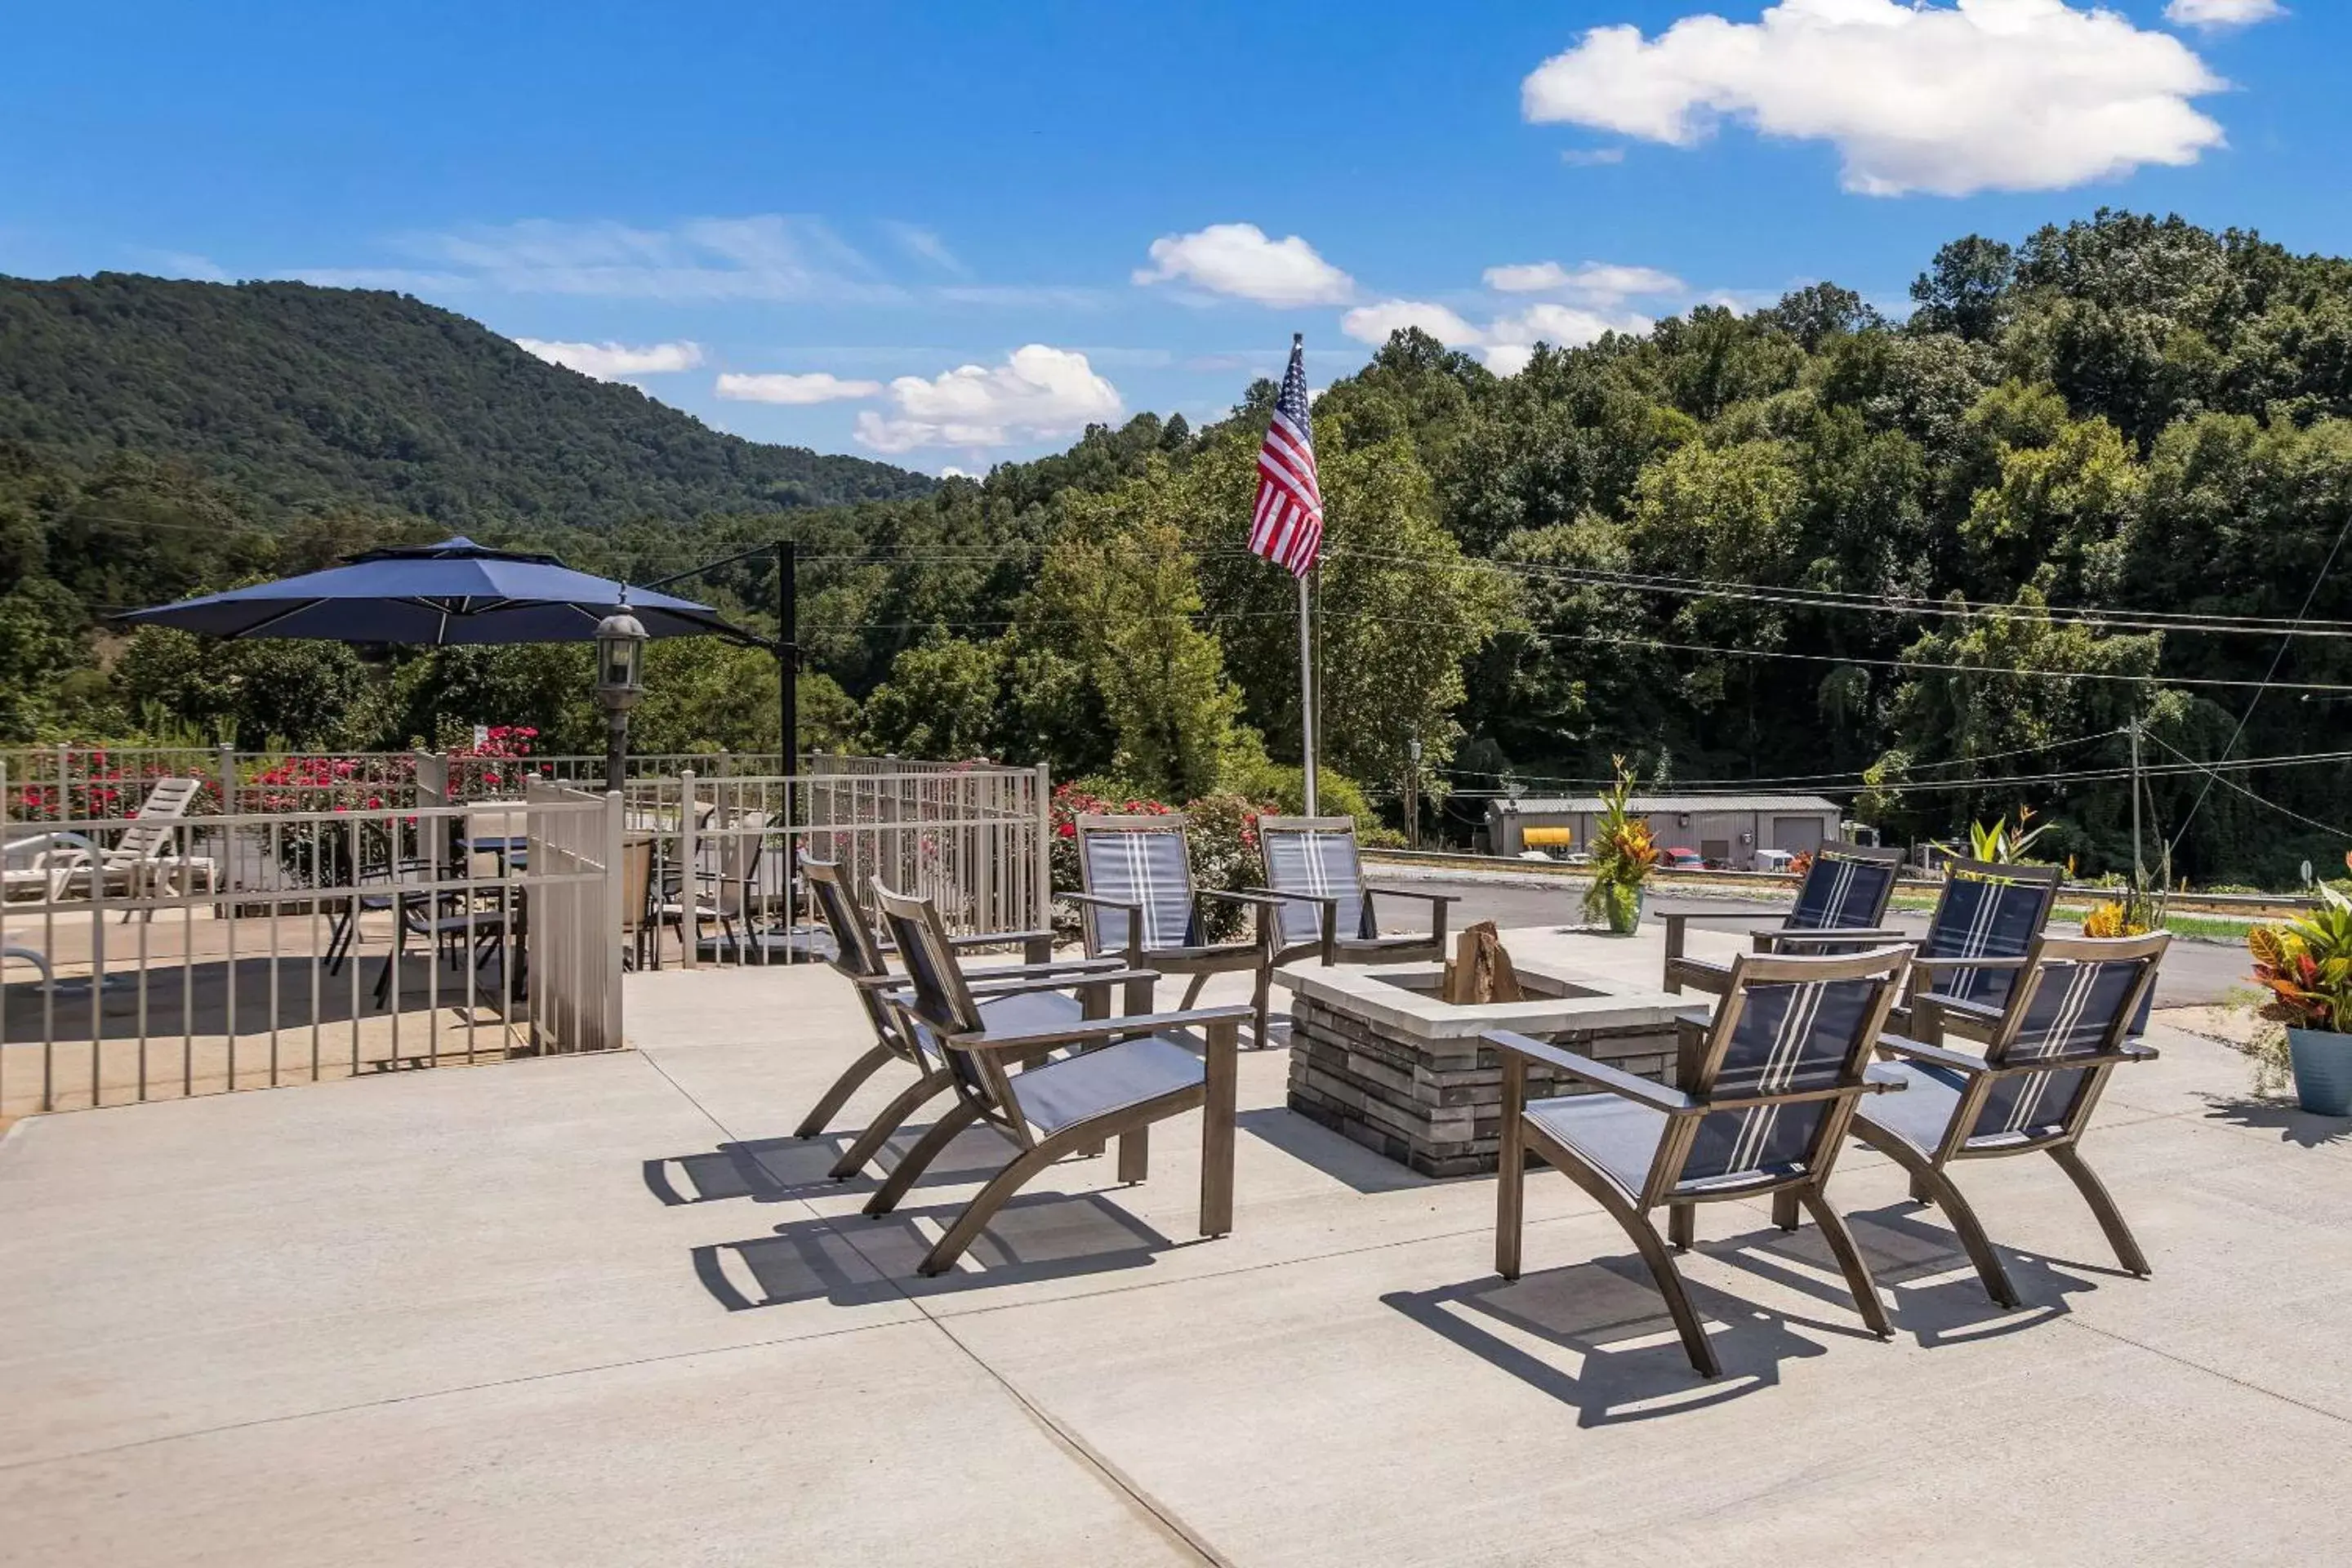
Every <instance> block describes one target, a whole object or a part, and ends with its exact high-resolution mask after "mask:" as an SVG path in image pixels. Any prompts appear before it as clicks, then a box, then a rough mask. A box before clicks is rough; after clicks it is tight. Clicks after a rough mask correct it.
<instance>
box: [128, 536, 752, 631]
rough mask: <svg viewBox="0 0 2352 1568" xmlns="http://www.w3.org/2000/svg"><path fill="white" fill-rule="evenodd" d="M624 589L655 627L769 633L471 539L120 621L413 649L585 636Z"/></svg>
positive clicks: (399, 550) (548, 558)
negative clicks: (492, 547) (730, 623)
mask: <svg viewBox="0 0 2352 1568" xmlns="http://www.w3.org/2000/svg"><path fill="white" fill-rule="evenodd" d="M623 595H626V597H627V603H628V606H629V613H630V614H632V615H634V616H636V618H637V619H638V620H639V621H641V622H643V623H644V625H645V628H646V634H647V635H648V636H651V637H698V636H704V635H709V636H712V637H726V638H729V639H730V640H731V641H735V642H740V643H751V644H754V645H757V646H760V647H766V646H768V643H767V639H765V638H763V637H754V636H752V635H751V633H749V632H746V631H743V630H740V628H738V627H735V626H730V625H728V624H727V623H726V622H725V621H722V620H720V619H719V615H718V612H717V611H715V610H713V609H712V608H711V607H710V606H709V605H698V604H696V603H695V602H694V601H693V600H691V599H677V598H672V597H671V596H670V595H667V594H656V593H654V592H651V591H649V590H647V589H643V588H638V589H631V588H629V587H628V586H627V584H622V583H616V582H614V580H613V579H611V578H609V577H598V576H593V575H592V574H589V573H586V572H575V571H573V570H572V568H571V567H569V566H566V565H565V564H563V563H562V562H561V561H559V560H557V559H556V558H555V557H554V556H552V555H531V554H524V553H521V552H516V551H508V550H492V549H490V548H488V546H486V545H480V544H477V543H475V542H473V541H472V540H470V539H466V538H457V539H445V540H443V541H442V542H440V543H438V544H421V545H394V546H392V547H389V548H387V549H383V550H371V551H368V552H366V553H364V554H362V555H355V556H353V557H352V558H351V559H350V560H349V561H347V562H345V563H342V564H341V565H340V566H330V567H328V568H327V569H326V570H325V571H323V572H307V573H304V574H302V575H301V576H299V577H286V578H281V579H279V580H278V582H275V583H257V584H254V585H253V586H251V587H249V588H231V589H230V590H228V591H227V592H226V593H225V594H206V595H204V596H203V597H202V598H196V599H183V600H181V601H180V602H179V603H178V604H175V605H155V606H153V607H152V608H150V609H144V610H131V611H129V612H127V613H125V614H124V615H121V616H118V617H116V618H117V619H118V620H120V621H121V622H122V623H123V624H124V625H126V626H177V627H179V628H180V629H181V630H183V631H190V632H200V633H203V634H205V636H208V637H317V638H323V639H326V640H328V641H331V642H346V643H391V644H396V645H400V646H404V647H448V646H451V645H453V644H457V643H532V642H586V641H588V640H590V639H591V638H593V637H595V635H596V625H597V623H598V622H599V621H602V620H603V619H604V617H605V616H608V615H610V614H612V613H613V606H614V605H617V604H619V603H621V602H622V599H623Z"/></svg>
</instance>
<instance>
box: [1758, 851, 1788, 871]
mask: <svg viewBox="0 0 2352 1568" xmlns="http://www.w3.org/2000/svg"><path fill="white" fill-rule="evenodd" d="M1795 858H1796V857H1795V856H1793V855H1791V854H1790V853H1789V852H1788V851H1787V850H1786V849H1759V850H1758V851H1756V869H1758V870H1759V871H1786V870H1787V869H1788V868H1789V862H1790V861H1791V860H1793V859H1795Z"/></svg>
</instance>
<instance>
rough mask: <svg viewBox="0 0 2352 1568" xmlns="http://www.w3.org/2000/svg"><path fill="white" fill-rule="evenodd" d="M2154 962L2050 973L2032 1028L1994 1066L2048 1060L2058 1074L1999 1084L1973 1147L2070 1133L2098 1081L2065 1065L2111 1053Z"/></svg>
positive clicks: (2055, 967)
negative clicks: (2111, 1039) (2111, 1041)
mask: <svg viewBox="0 0 2352 1568" xmlns="http://www.w3.org/2000/svg"><path fill="white" fill-rule="evenodd" d="M2150 962H2151V961H2149V960H2147V959H2137V960H2132V961H2128V962H2125V963H2045V964H2043V965H2042V973H2041V984H2039V985H2038V986H2037V987H2035V989H2034V993H2033V999H2032V1002H2031V1003H2029V1004H2028V1005H2027V1006H2026V1009H2025V1019H2024V1022H2023V1023H2022V1024H2021V1026H2019V1028H2018V1031H2017V1034H2016V1036H2015V1037H2014V1038H2012V1039H2011V1041H2010V1043H2009V1044H2008V1046H2007V1047H2004V1048H2003V1049H2002V1050H2001V1051H2000V1055H1999V1056H1998V1057H1997V1058H1993V1060H1992V1065H1993V1066H1995V1067H2017V1066H2020V1065H2022V1064H2023V1063H2026V1062H2042V1061H2046V1062H2049V1063H2051V1064H2052V1066H2051V1069H2050V1070H2049V1071H2047V1072H2033V1073H2021V1074H2019V1075H2017V1076H2016V1077H2013V1078H2002V1079H1995V1080H1994V1082H1993V1085H1992V1088H1991V1089H1990V1092H1989V1093H1988V1094H1987V1095H1986V1097H1985V1103H1984V1109H1983V1110H1981V1111H1980V1112H1979V1114H1978V1116H1977V1121H1976V1125H1975V1126H1974V1127H1972V1128H1970V1129H1969V1145H1970V1146H1971V1147H1975V1146H1979V1145H1981V1144H1983V1143H1986V1142H2010V1141H2013V1140H2018V1139H2023V1140H2026V1141H2028V1142H2032V1141H2037V1140H2040V1139H2042V1138H2050V1137H2055V1136H2056V1135H2057V1134H2058V1133H2060V1132H2061V1131H2064V1129H2065V1128H2066V1126H2067V1124H2068V1122H2069V1121H2070V1120H2071V1118H2072V1116H2073V1113H2074V1105H2075V1101H2076V1100H2077V1099H2078V1098H2079V1097H2080V1096H2081V1094H2082V1092H2083V1086H2084V1084H2085V1083H2086V1082H2087V1081H2088V1080H2089V1078H2090V1074H2089V1072H2088V1070H2087V1069H2085V1068H2069V1067H2066V1066H2064V1065H2063V1064H2064V1063H2065V1061H2066V1059H2067V1058H2070V1057H2087V1056H2095V1055H2096V1054H2097V1053H2099V1052H2100V1051H2101V1050H2104V1049H2105V1048H2106V1044H2107V1038H2108V1036H2109V1034H2110V1033H2111V1032H2112V1031H2114V1030H2115V1026H2116V1020H2117V1018H2118V1017H2119V1016H2121V1015H2122V1013H2123V1010H2124V1009H2125V1008H2126V1007H2127V1006H2129V1005H2131V1003H2132V993H2133V990H2134V988H2135V987H2136V986H2137V984H2138V983H2139V977H2140V973H2141V971H2143V970H2145V969H2147V967H2148V965H2149V963H2150Z"/></svg>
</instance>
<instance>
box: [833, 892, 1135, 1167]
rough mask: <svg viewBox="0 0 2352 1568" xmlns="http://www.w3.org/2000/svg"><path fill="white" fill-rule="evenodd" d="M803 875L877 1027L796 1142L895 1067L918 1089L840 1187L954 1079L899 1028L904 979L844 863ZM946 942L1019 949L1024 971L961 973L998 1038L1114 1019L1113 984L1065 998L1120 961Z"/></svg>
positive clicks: (1044, 937)
mask: <svg viewBox="0 0 2352 1568" xmlns="http://www.w3.org/2000/svg"><path fill="white" fill-rule="evenodd" d="M800 867H801V875H802V877H803V879H804V880H805V881H806V882H807V884H808V887H809V889H810V891H811V892H813V893H814V894H815V896H816V906H817V910H818V912H819V913H820V914H822V915H823V916H824V923H825V925H826V926H827V927H828V928H829V929H830V930H831V931H832V932H833V947H834V952H833V956H832V958H831V959H830V960H829V961H828V962H829V963H831V964H832V966H833V968H834V970H835V972H836V973H840V974H841V975H842V976H844V977H845V978H846V979H847V980H848V981H849V983H850V984H853V985H855V986H856V987H857V997H858V1001H859V1003H860V1004H861V1005H863V1006H864V1007H865V1009H866V1021H867V1023H869V1024H870V1025H872V1026H873V1029H874V1045H873V1047H872V1048H870V1049H869V1050H867V1051H866V1054H865V1055H863V1056H861V1057H859V1058H857V1059H856V1061H854V1062H852V1063H850V1064H849V1066H848V1067H846V1068H844V1069H842V1074H841V1076H840V1077H839V1078H837V1079H834V1082H833V1087H832V1088H830V1089H826V1090H825V1091H824V1094H822V1095H820V1096H819V1097H818V1098H817V1102H816V1104H815V1105H814V1107H812V1108H811V1109H810V1110H809V1113H808V1114H807V1115H806V1116H804V1117H803V1118H801V1122H800V1125H799V1126H798V1127H796V1128H794V1129H793V1137H795V1138H814V1137H816V1136H818V1135H819V1134H821V1133H822V1132H824V1130H825V1127H826V1125H827V1124H828V1123H830V1122H831V1121H833V1119H834V1117H835V1116H836V1115H837V1114H839V1113H840V1110H841V1108H842V1107H843V1106H844V1105H846V1104H847V1103H848V1102H849V1098H850V1096H851V1095H853V1094H855V1093H856V1092H857V1090H858V1089H860V1088H861V1087H863V1086H864V1084H865V1083H866V1080H867V1079H870V1078H872V1077H873V1076H874V1075H875V1074H876V1073H877V1072H879V1071H881V1070H882V1068H886V1067H887V1066H888V1065H889V1064H890V1063H892V1062H894V1061H898V1062H904V1063H906V1064H907V1065H908V1066H909V1067H911V1068H914V1069H915V1075H916V1076H915V1081H914V1082H912V1083H910V1084H908V1085H907V1086H906V1088H905V1089H901V1090H900V1091H899V1092H898V1095H897V1096H896V1097H894V1098H893V1099H892V1100H890V1102H889V1103H888V1104H887V1106H885V1107H884V1108H883V1109H882V1110H881V1112H880V1113H879V1114H877V1116H876V1117H875V1118H874V1120H873V1121H870V1122H868V1123H867V1124H866V1127H865V1128H864V1129H863V1130H861V1131H859V1132H858V1134H857V1135H856V1137H855V1138H854V1139H852V1140H851V1141H850V1143H849V1146H848V1147H847V1148H846V1149H845V1150H843V1151H842V1153H841V1157H840V1158H839V1159H837V1160H835V1162H834V1163H833V1168H832V1170H831V1171H830V1172H829V1173H828V1174H830V1175H831V1176H833V1178H834V1179H835V1181H847V1180H848V1179H849V1178H850V1177H852V1176H855V1175H856V1174H857V1173H858V1172H860V1171H862V1170H864V1169H865V1168H866V1163H867V1162H869V1161H871V1160H872V1159H873V1158H874V1156H875V1155H876V1153H877V1152H879V1151H880V1150H881V1148H882V1147H883V1145H884V1144H886V1143H887V1142H889V1140H890V1136H891V1134H892V1133H894V1132H896V1131H898V1128H899V1126H900V1125H901V1124H902V1123H904V1122H905V1121H906V1120H907V1118H908V1117H909V1116H912V1115H913V1114H914V1113H915V1112H916V1111H917V1110H920V1109H921V1108H922V1106H923V1104H924V1103H925V1102H926V1101H928V1100H931V1099H933V1098H935V1097H936V1096H939V1095H940V1094H944V1093H946V1092H947V1089H948V1079H947V1075H946V1074H945V1072H943V1071H941V1070H940V1069H939V1068H935V1067H933V1066H932V1065H930V1064H929V1063H928V1062H927V1061H926V1060H925V1059H924V1058H923V1056H922V1054H921V1053H920V1052H919V1051H918V1050H916V1049H915V1047H914V1046H913V1044H912V1043H911V1042H910V1041H908V1039H907V1037H906V1036H905V1034H904V1032H903V1031H902V1030H901V1029H900V1028H899V1026H898V1015H897V1013H896V1012H895V1010H893V1008H892V1007H891V1005H890V1004H889V1003H888V1001H887V999H886V996H887V992H888V990H889V988H890V987H891V986H893V985H898V984H905V981H906V977H905V976H904V975H901V974H895V973H892V972H891V969H890V965H889V954H888V952H887V949H885V948H884V947H883V945H882V941H881V938H880V936H879V935H878V934H877V932H876V931H875V930H874V928H873V925H872V924H871V923H870V921H868V920H867V917H866V909H865V907H864V906H863V905H861V904H860V903H859V902H858V901H857V899H856V896H855V895H854V894H852V892H851V891H850V889H849V884H848V881H847V880H846V879H845V877H844V876H843V874H842V869H841V864H840V862H839V861H835V860H820V859H817V858H814V856H810V855H806V854H803V855H802V856H801V857H800ZM947 942H948V947H949V950H950V952H956V953H962V952H971V951H972V950H974V949H977V948H991V947H1009V946H1014V945H1018V946H1019V947H1020V948H1021V949H1022V952H1023V957H1024V959H1025V961H1026V962H1024V963H1020V964H1014V965H1005V966H993V967H989V968H984V969H976V970H966V971H964V978H965V980H966V982H967V984H968V986H969V988H970V989H971V991H972V993H973V994H974V995H975V996H976V997H979V998H980V999H981V1000H980V1002H979V1006H980V1011H981V1016H982V1018H983V1019H984V1020H985V1021H986V1022H987V1024H988V1026H990V1027H991V1028H997V1029H1008V1028H1029V1027H1045V1026H1051V1025H1055V1024H1060V1023H1067V1022H1069V1021H1071V1020H1073V1019H1077V1018H1083V1017H1087V1016H1095V1015H1099V1014H1101V1013H1106V1012H1108V1011H1109V1005H1110V999H1109V994H1108V990H1107V989H1106V988H1104V987H1106V986H1107V983H1105V982H1102V981H1100V980H1099V979H1097V980H1096V982H1095V985H1096V987H1097V990H1098V992H1099V994H1094V995H1092V996H1091V997H1089V996H1088V995H1087V994H1086V992H1085V990H1084V988H1081V994H1078V995H1076V996H1070V995H1064V994H1061V993H1062V992H1063V991H1065V990H1066V989H1068V988H1070V987H1072V986H1076V985H1078V984H1079V981H1080V979H1081V977H1087V976H1100V975H1103V974H1106V973H1111V972H1114V971H1116V970H1118V968H1119V964H1118V961H1117V960H1102V961H1094V960H1073V961H1071V962H1068V963H1054V962H1053V957H1054V933H1053V932H1052V931H989V932H986V933H984V934H982V935H980V936H966V937H950V938H948V939H947Z"/></svg>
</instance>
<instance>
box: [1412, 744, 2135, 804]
mask: <svg viewBox="0 0 2352 1568" xmlns="http://www.w3.org/2000/svg"><path fill="white" fill-rule="evenodd" d="M2113 738H2114V731H2108V730H2098V731H2093V732H2092V733H2090V734H2087V735H2076V736H2074V737H2072V738H2071V739H2068V740H2064V741H2052V742H2048V743H2047V744H2044V745H2040V746H2021V747H2020V748H2018V749H2017V750H2016V751H2013V752H1987V753H1986V754H1984V755H1983V756H1979V757H1948V758H1947V759H1945V760H1944V761H1942V762H1938V763H1917V764H1916V768H1917V769H1918V770H1920V771H1925V770H1927V769H1929V768H1960V767H1969V766H1972V765H1974V764H1976V763H1999V762H2006V761H2008V760H2009V759H2011V758H2012V757H2032V756H2039V755H2041V754H2042V753H2043V752H2058V751H2063V750H2065V749H2066V748H2067V747H2069V746H2079V745H2082V744H2084V742H2090V741H2105V740H2112V739H2113ZM1438 771H1440V772H1444V773H1455V774H1459V775H1462V776H1464V777H1467V778H1490V779H1509V780H1512V781H1514V782H1516V783H1518V784H1613V783H1615V782H1616V781H1615V780H1614V779H1602V778H1565V777H1560V776H1559V775H1553V774H1540V773H1513V772H1510V771H1509V770H1507V769H1506V770H1504V771H1502V772H1494V771H1491V770H1488V769H1484V768H1444V769H1440V770H1438ZM1849 780H1850V781H1853V783H1854V784H1856V785H1857V786H1859V785H1862V784H1864V783H1866V772H1864V773H1781V774H1778V775H1776V776H1774V777H1770V778H1754V779H1708V780H1704V781H1701V782H1700V783H1699V784H1694V785H1693V786H1692V788H1693V789H1706V788H1731V787H1733V786H1735V785H1737V786H1738V787H1741V788H1747V787H1750V786H1755V785H1760V784H1820V785H1821V787H1822V788H1824V789H1831V788H1834V787H1836V785H1837V784H1839V783H1840V782H1841V781H1849ZM1676 793H1687V792H1685V791H1681V790H1679V789H1678V790H1677V791H1676Z"/></svg>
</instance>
